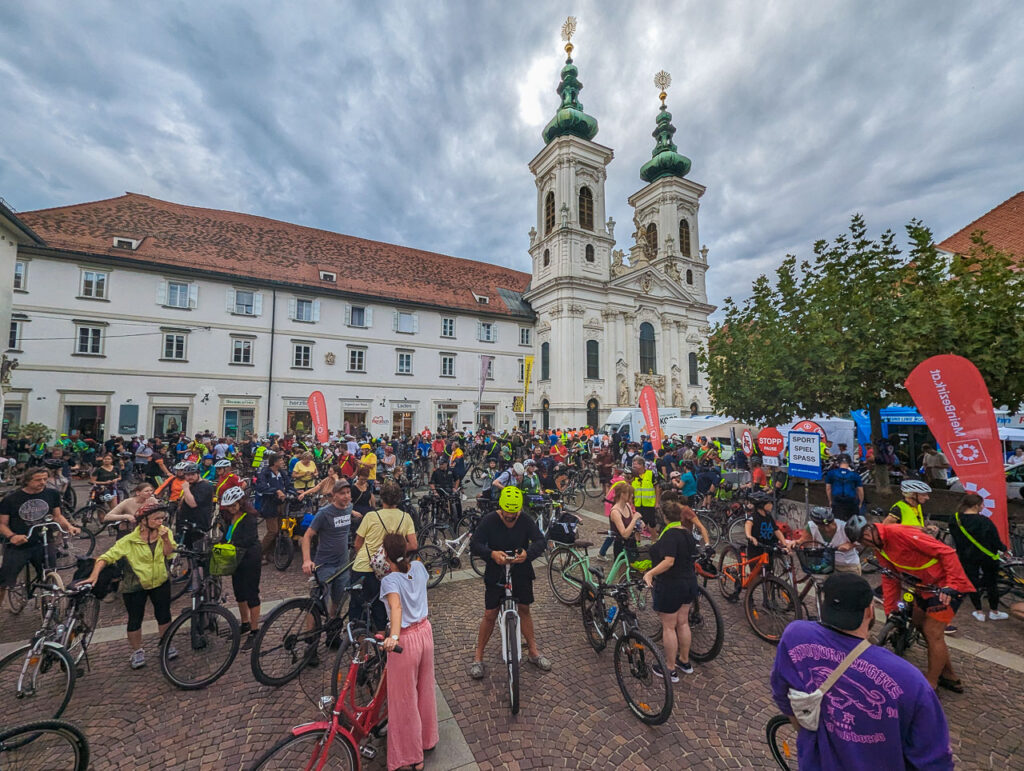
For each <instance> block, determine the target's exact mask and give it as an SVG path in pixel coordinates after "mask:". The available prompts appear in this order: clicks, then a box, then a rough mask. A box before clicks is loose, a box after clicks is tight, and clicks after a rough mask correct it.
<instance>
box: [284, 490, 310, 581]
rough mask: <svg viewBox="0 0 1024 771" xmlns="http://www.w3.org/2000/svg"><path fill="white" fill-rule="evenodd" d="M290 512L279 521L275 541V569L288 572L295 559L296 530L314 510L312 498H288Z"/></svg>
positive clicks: (291, 496)
mask: <svg viewBox="0 0 1024 771" xmlns="http://www.w3.org/2000/svg"><path fill="white" fill-rule="evenodd" d="M287 501H288V511H287V513H286V514H285V515H284V516H283V517H281V518H280V519H279V520H278V528H277V538H276V539H275V541H274V567H275V568H277V569H278V570H287V569H288V568H289V567H290V566H291V564H292V559H294V557H295V528H296V527H298V526H299V522H301V521H302V519H303V518H304V517H305V515H306V514H310V513H312V512H313V511H315V509H314V505H315V503H314V501H313V499H312V498H306V499H303V500H301V501H300V500H299V498H298V496H297V495H292V494H289V495H288V496H287Z"/></svg>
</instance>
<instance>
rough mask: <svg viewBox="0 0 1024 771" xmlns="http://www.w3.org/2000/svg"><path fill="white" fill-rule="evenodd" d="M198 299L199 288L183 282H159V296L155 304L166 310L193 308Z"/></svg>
mask: <svg viewBox="0 0 1024 771" xmlns="http://www.w3.org/2000/svg"><path fill="white" fill-rule="evenodd" d="M198 297H199V288H198V287H197V286H196V285H195V284H189V283H188V282H185V281H162V282H160V294H159V296H158V297H157V302H158V303H159V304H160V305H164V306H166V307H168V308H195V307H196V302H197V300H198Z"/></svg>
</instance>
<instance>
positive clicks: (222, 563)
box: [210, 514, 248, 576]
mask: <svg viewBox="0 0 1024 771" xmlns="http://www.w3.org/2000/svg"><path fill="white" fill-rule="evenodd" d="M246 516H248V515H247V514H243V515H242V516H240V517H239V518H238V519H237V520H235V521H234V522H232V523H231V527H229V528H228V532H227V536H226V537H225V539H224V543H218V544H214V546H213V549H212V551H211V554H210V575H211V576H230V575H232V574H233V573H234V572H235V571H236V570H237V569H238V563H239V562H241V561H242V556H243V555H244V554H245V549H239V548H238V547H237V546H235V545H234V544H233V543H231V537H232V536H233V535H234V534H235V528H236V527H238V523H239V522H241V521H242V520H243V519H245V518H246Z"/></svg>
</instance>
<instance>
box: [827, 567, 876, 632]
mask: <svg viewBox="0 0 1024 771" xmlns="http://www.w3.org/2000/svg"><path fill="white" fill-rule="evenodd" d="M821 589H822V594H823V596H824V601H823V602H822V604H821V622H822V623H823V624H825V625H826V626H831V627H834V628H836V629H840V630H844V631H850V630H852V629H856V628H857V627H859V626H860V625H861V622H862V621H863V620H864V610H865V608H868V607H870V605H871V602H872V600H873V599H874V593H873V592H872V591H871V584H869V583H868V582H867V581H866V580H865V579H864V578H862V577H861V576H858V575H856V574H855V573H833V574H832V575H831V576H829V577H828V579H827V580H826V581H825V583H824V585H823V586H822V587H821Z"/></svg>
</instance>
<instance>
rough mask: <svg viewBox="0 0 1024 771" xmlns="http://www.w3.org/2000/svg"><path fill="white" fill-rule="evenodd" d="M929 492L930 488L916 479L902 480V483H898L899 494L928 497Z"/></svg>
mask: <svg viewBox="0 0 1024 771" xmlns="http://www.w3.org/2000/svg"><path fill="white" fill-rule="evenodd" d="M931 491H932V488H931V487H929V486H928V485H927V484H925V483H924V482H920V481H918V480H917V479H904V480H903V482H901V483H900V492H901V493H924V494H925V495H928V494H930V493H931Z"/></svg>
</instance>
